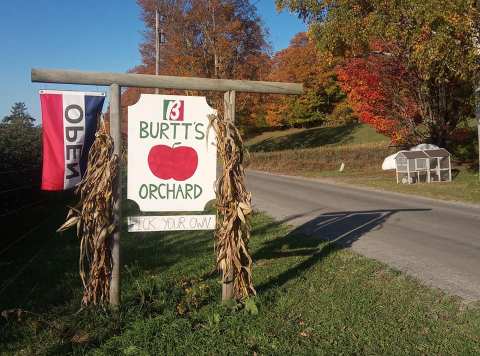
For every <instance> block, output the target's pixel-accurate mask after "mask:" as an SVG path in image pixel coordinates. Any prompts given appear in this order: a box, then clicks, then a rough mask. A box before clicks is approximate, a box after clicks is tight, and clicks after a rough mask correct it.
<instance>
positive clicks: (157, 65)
mask: <svg viewBox="0 0 480 356" xmlns="http://www.w3.org/2000/svg"><path fill="white" fill-rule="evenodd" d="M159 22H160V11H159V9H158V2H157V7H156V8H155V75H158V74H159V73H158V72H159V69H160V36H159V31H158V28H159ZM158 93H159V91H158V88H155V94H158Z"/></svg>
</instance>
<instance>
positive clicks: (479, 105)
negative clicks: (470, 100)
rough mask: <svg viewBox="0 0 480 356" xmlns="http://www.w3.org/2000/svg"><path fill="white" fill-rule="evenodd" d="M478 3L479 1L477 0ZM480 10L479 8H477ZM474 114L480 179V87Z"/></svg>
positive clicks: (477, 90) (476, 94)
mask: <svg viewBox="0 0 480 356" xmlns="http://www.w3.org/2000/svg"><path fill="white" fill-rule="evenodd" d="M479 3H480V2H479ZM479 10H480V9H479ZM475 99H476V100H475V104H476V107H475V116H476V118H477V132H478V142H477V148H478V179H479V180H480V87H478V88H477V89H476V90H475Z"/></svg>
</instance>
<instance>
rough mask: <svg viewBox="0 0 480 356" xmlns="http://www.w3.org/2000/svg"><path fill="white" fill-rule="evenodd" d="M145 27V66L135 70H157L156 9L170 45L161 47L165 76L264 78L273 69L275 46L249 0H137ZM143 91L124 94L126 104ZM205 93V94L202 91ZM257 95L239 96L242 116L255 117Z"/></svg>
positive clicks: (135, 98) (142, 45)
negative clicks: (271, 47) (271, 53)
mask: <svg viewBox="0 0 480 356" xmlns="http://www.w3.org/2000/svg"><path fill="white" fill-rule="evenodd" d="M137 3H138V5H139V6H140V8H141V16H142V19H143V21H144V23H145V28H146V31H145V33H144V41H143V43H141V44H140V52H141V55H142V64H141V65H139V66H138V67H136V68H134V69H133V70H132V71H133V72H136V73H142V74H154V73H155V10H156V7H157V5H158V6H159V9H160V13H161V14H162V16H163V18H164V21H163V23H162V28H163V31H164V33H165V38H166V43H165V44H163V45H162V46H161V50H160V74H163V75H177V76H196V77H205V78H222V79H248V80H262V79H265V78H266V76H267V75H268V72H269V67H270V56H269V54H270V47H269V45H268V43H267V41H266V31H265V29H264V28H263V26H262V23H261V20H260V18H259V16H258V14H257V10H256V8H255V6H254V5H252V4H251V3H250V1H249V0H159V1H156V0H137ZM140 92H150V91H149V90H141V89H129V90H127V92H125V93H124V95H123V98H122V104H123V105H124V106H127V105H130V104H132V103H134V102H135V101H136V100H137V99H138V96H139V94H140ZM203 94H205V93H203ZM259 100H261V99H260V98H259V97H258V96H256V97H255V96H252V95H246V94H240V95H238V97H237V113H238V116H239V118H240V119H241V120H243V121H249V120H252V118H253V117H254V110H253V108H254V107H255V106H256V103H257V102H258V101H259Z"/></svg>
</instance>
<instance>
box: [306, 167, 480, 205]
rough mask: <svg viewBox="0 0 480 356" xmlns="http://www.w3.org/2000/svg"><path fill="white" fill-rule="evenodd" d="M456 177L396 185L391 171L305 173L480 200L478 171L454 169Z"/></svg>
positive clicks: (453, 198) (409, 191)
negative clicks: (446, 180)
mask: <svg viewBox="0 0 480 356" xmlns="http://www.w3.org/2000/svg"><path fill="white" fill-rule="evenodd" d="M455 174H456V177H455V179H454V180H453V181H452V182H451V183H448V182H442V183H431V184H425V183H421V184H410V185H409V184H396V178H395V172H394V171H388V172H385V171H376V172H375V171H373V172H368V171H367V172H364V171H363V172H362V171H353V172H346V173H345V174H343V173H339V172H335V171H327V172H320V173H316V172H306V173H305V175H306V176H311V177H328V178H330V179H332V180H333V181H336V182H343V183H348V184H355V185H361V186H366V187H370V188H375V189H381V190H386V191H393V192H398V193H406V194H412V195H419V196H425V197H429V198H434V199H443V200H450V201H459V202H468V203H477V204H478V203H480V181H479V179H478V173H476V172H474V171H472V170H470V169H466V168H463V169H460V170H458V171H456V172H455Z"/></svg>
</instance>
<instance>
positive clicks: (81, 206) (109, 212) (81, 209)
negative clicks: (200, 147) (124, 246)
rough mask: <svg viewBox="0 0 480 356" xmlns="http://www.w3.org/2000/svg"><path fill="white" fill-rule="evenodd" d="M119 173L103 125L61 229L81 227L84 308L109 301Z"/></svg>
mask: <svg viewBox="0 0 480 356" xmlns="http://www.w3.org/2000/svg"><path fill="white" fill-rule="evenodd" d="M117 174H118V156H117V155H116V154H114V153H113V140H112V138H111V137H110V135H109V134H108V132H107V129H106V127H105V124H104V123H103V122H102V124H101V127H100V129H99V130H98V132H97V134H96V135H95V141H94V143H93V145H92V147H91V148H90V153H89V158H88V166H87V172H86V175H85V176H84V177H83V180H82V182H81V183H80V185H79V186H78V187H77V189H76V191H75V193H77V194H79V195H80V200H79V202H78V204H77V205H76V206H75V207H72V208H70V210H69V212H68V215H67V221H66V222H65V223H64V224H63V225H62V226H61V227H60V228H59V229H58V231H64V230H67V229H68V228H71V227H73V226H76V227H77V236H78V238H79V239H80V259H79V268H80V272H79V274H80V278H81V280H82V284H83V287H84V292H83V298H82V305H85V306H86V305H89V304H92V303H93V304H95V305H98V304H102V305H104V304H106V303H108V300H109V291H110V276H111V271H112V260H111V255H110V238H111V236H112V234H113V232H114V231H115V225H114V224H113V208H114V206H115V202H116V201H115V199H116V196H115V194H113V189H114V188H115V187H114V186H115V184H116V179H117Z"/></svg>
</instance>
